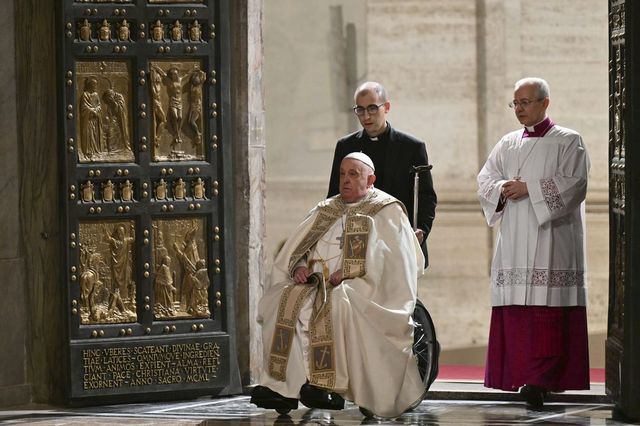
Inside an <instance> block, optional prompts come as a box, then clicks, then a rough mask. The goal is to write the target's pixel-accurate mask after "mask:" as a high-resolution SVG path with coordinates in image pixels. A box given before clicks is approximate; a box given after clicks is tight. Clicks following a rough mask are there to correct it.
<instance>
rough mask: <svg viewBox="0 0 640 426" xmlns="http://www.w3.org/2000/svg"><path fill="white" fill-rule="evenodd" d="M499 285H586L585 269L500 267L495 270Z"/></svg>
mask: <svg viewBox="0 0 640 426" xmlns="http://www.w3.org/2000/svg"><path fill="white" fill-rule="evenodd" d="M493 276H494V280H493V281H494V283H495V285H496V286H497V287H507V286H512V287H517V286H526V285H531V286H533V287H552V288H562V287H564V288H568V287H576V288H579V287H584V271H559V270H552V271H550V270H548V269H498V270H497V271H493Z"/></svg>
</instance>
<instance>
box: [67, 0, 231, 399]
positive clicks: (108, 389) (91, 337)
mask: <svg viewBox="0 0 640 426" xmlns="http://www.w3.org/2000/svg"><path fill="white" fill-rule="evenodd" d="M61 3H62V4H61V5H60V19H59V22H58V23H59V26H60V28H61V34H60V40H61V41H60V44H59V49H60V50H61V55H60V56H59V57H60V58H61V61H60V69H59V74H58V75H59V81H60V83H59V85H60V87H61V90H60V91H61V96H60V98H61V99H62V102H63V105H62V110H63V111H64V116H63V117H60V121H61V134H62V137H61V141H60V145H61V149H60V151H61V155H62V157H63V163H64V169H63V170H64V172H63V176H62V179H63V188H64V189H65V190H64V194H63V198H64V200H63V204H64V206H65V212H66V215H65V223H64V228H63V229H64V230H65V232H66V237H65V243H64V248H63V253H64V254H65V256H66V265H67V270H66V274H65V278H64V286H65V288H66V291H67V294H68V306H67V310H68V319H69V322H68V324H69V362H70V377H69V392H68V396H69V398H70V400H71V401H93V400H95V399H104V400H107V399H108V400H125V398H124V397H125V396H126V400H127V401H131V398H132V397H133V398H134V399H136V398H138V399H143V398H154V397H157V396H162V395H164V396H167V395H170V396H173V397H175V398H183V397H186V396H190V395H199V394H227V393H237V392H239V391H240V390H241V387H240V379H239V374H238V366H237V360H236V349H235V346H234V339H233V337H234V336H233V332H234V318H233V315H232V314H233V309H231V307H232V306H233V300H234V294H233V271H232V270H230V269H231V268H228V267H227V265H228V264H230V263H228V262H227V259H228V257H229V256H230V255H231V253H233V247H232V238H230V235H229V233H228V232H226V231H227V229H231V228H230V227H229V226H228V223H229V221H230V218H231V217H232V205H231V200H232V197H231V196H229V197H226V194H229V195H230V190H229V189H230V183H231V176H232V170H231V146H230V144H231V140H230V136H229V135H230V116H229V110H230V108H229V104H230V102H229V47H228V46H229V41H228V34H229V22H228V21H229V10H228V8H229V5H228V1H223V0H200V1H198V0H190V1H188V2H187V1H184V0H182V1H181V0H173V1H168V0H119V1H111V2H107V1H104V0H83V1H78V0H76V1H73V0H64V2H61ZM225 201H228V202H225Z"/></svg>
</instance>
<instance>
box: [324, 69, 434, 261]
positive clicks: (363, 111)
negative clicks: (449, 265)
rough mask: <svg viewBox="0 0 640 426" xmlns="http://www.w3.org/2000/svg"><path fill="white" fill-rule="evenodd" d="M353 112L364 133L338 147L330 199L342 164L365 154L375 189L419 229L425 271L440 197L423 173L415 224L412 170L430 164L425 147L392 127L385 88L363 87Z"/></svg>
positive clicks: (371, 84) (377, 85)
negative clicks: (397, 205) (404, 211)
mask: <svg viewBox="0 0 640 426" xmlns="http://www.w3.org/2000/svg"><path fill="white" fill-rule="evenodd" d="M353 98H354V102H355V106H354V107H353V111H354V113H355V114H356V116H357V117H358V120H360V124H361V125H362V129H361V130H359V131H357V132H355V133H352V134H350V135H347V136H345V137H343V138H341V139H340V140H338V143H337V144H336V149H335V154H334V156H333V166H332V169H331V179H330V181H329V192H328V194H327V196H328V197H332V196H334V195H336V194H338V192H339V188H338V184H339V180H340V179H339V178H340V176H339V175H340V162H341V161H342V159H343V158H344V157H345V156H346V155H347V154H349V153H351V152H363V153H365V154H366V155H368V156H369V157H370V158H371V159H372V160H373V163H374V164H375V169H376V175H377V180H376V183H375V186H376V188H378V189H381V190H383V191H384V192H386V193H388V194H391V195H393V196H394V197H395V198H397V199H398V200H400V201H401V202H402V203H403V204H404V205H405V207H406V209H407V212H408V214H409V221H410V222H411V225H412V226H413V227H414V229H416V237H418V241H419V242H420V247H421V249H422V252H423V254H424V259H425V267H427V266H428V265H429V257H428V254H427V237H428V236H429V232H430V231H431V225H432V224H433V219H434V217H435V213H436V204H437V197H436V193H435V191H434V189H433V179H432V177H431V172H430V171H428V170H427V171H425V172H421V173H420V185H419V190H418V222H417V224H414V223H413V214H412V212H413V185H414V183H413V182H414V174H413V172H412V167H413V166H423V165H427V164H428V163H429V160H428V158H427V149H426V147H425V143H424V142H422V141H421V140H419V139H417V138H415V137H413V136H411V135H409V134H407V133H404V132H401V131H400V130H397V129H394V128H393V127H391V125H390V124H389V122H388V121H387V113H388V112H389V109H390V108H391V103H390V102H389V99H388V97H387V92H386V90H385V88H384V87H383V86H382V85H381V84H380V83H376V82H373V81H369V82H366V83H363V84H362V85H360V86H359V87H358V89H357V90H356V92H355V94H354V96H353Z"/></svg>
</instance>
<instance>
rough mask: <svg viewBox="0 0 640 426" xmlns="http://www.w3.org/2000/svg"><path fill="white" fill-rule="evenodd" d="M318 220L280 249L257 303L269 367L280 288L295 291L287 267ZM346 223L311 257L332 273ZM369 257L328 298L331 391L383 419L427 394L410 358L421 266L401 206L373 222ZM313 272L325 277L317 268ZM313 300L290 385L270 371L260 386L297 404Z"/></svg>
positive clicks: (299, 334)
mask: <svg viewBox="0 0 640 426" xmlns="http://www.w3.org/2000/svg"><path fill="white" fill-rule="evenodd" d="M372 191H377V190H376V189H372ZM380 192H381V191H380ZM318 213H319V208H318V207H316V208H315V209H314V210H312V211H311V213H310V215H309V216H308V217H307V218H306V219H305V221H304V222H303V223H302V224H300V225H299V226H298V228H297V229H296V231H295V232H294V234H293V236H292V237H291V238H289V240H288V241H287V242H286V244H285V245H284V246H283V248H282V250H281V251H280V252H279V254H278V256H277V258H276V260H275V263H274V266H273V270H272V274H271V279H270V282H269V284H268V285H267V286H266V287H265V289H264V295H263V297H262V299H261V300H260V303H259V306H258V322H259V323H261V324H262V337H263V347H264V364H263V365H264V366H265V367H266V366H267V365H268V362H269V350H270V348H271V346H272V338H273V333H274V328H275V323H276V313H277V310H278V306H279V302H280V297H281V295H282V291H283V288H284V287H285V286H286V285H290V284H291V283H292V279H291V277H290V275H289V272H288V267H289V259H290V257H291V255H292V252H293V251H294V250H295V248H296V247H297V246H298V245H299V244H300V242H301V241H302V240H303V239H304V238H305V236H306V235H307V234H308V233H309V231H310V230H311V228H312V225H313V223H314V221H315V219H316V216H317V215H318ZM343 223H344V217H343V218H342V220H341V219H340V218H339V219H338V220H337V221H336V222H335V223H334V224H333V226H332V227H330V228H329V229H328V230H327V232H326V233H325V235H324V236H323V237H322V238H321V239H320V240H319V241H318V243H317V244H316V245H315V247H314V248H312V250H311V252H310V254H309V256H308V257H309V258H318V257H322V258H323V259H325V260H327V261H328V262H327V263H328V265H329V272H330V273H333V272H334V271H336V270H337V269H339V268H340V265H341V264H340V260H341V255H340V253H341V252H340V242H339V240H338V237H342V233H343V225H342V224H343ZM366 250H367V251H366V260H365V262H366V273H365V275H363V276H361V277H358V278H351V279H345V280H344V281H343V282H342V284H340V285H339V286H337V287H336V288H335V289H334V290H333V291H332V292H331V293H330V295H331V296H330V297H331V306H332V311H331V319H332V327H333V339H334V344H335V354H336V358H335V365H336V384H335V387H334V389H332V390H333V391H335V392H337V393H339V394H341V395H342V396H343V397H344V398H345V399H347V400H350V401H353V402H354V403H355V404H357V405H359V406H362V407H365V408H367V409H369V410H371V411H373V412H374V413H375V414H377V415H379V416H383V417H395V416H398V415H400V414H402V413H403V412H404V411H405V410H406V409H407V408H409V407H411V406H413V405H414V404H416V403H418V402H419V401H420V400H421V398H422V396H423V394H424V391H425V388H424V385H423V384H422V381H421V379H420V373H419V371H418V368H417V361H416V358H415V357H414V355H413V352H412V345H413V321H412V318H411V315H412V313H413V310H414V307H415V302H416V297H417V278H418V274H422V272H423V268H422V265H423V264H424V258H423V256H422V252H421V251H420V246H419V244H418V241H417V239H416V237H415V234H414V232H413V230H412V228H411V226H410V224H409V221H408V219H407V216H406V214H405V213H404V211H403V209H402V208H401V207H400V205H399V204H398V203H393V204H390V205H387V206H386V207H384V208H382V209H381V210H380V211H379V212H378V213H377V214H375V215H374V216H373V217H372V226H371V230H370V232H369V239H368V241H367V244H366ZM314 271H316V272H321V271H322V267H321V265H320V264H319V263H316V264H315V266H314ZM315 295H316V292H315V291H313V292H312V293H311V294H310V296H309V298H308V299H307V303H306V305H305V307H303V309H302V311H301V313H300V315H299V320H298V324H297V327H296V332H295V336H294V339H293V342H292V345H291V352H290V355H289V361H288V364H287V368H286V381H279V380H276V379H275V378H273V377H272V376H270V374H269V371H268V369H267V368H263V372H262V375H261V378H260V384H261V385H263V386H266V387H268V388H270V389H272V390H274V391H276V392H278V393H280V394H281V395H283V396H286V397H289V398H299V396H300V387H301V386H302V385H303V384H304V383H305V382H306V381H307V378H308V377H307V376H308V370H309V369H308V364H307V363H308V362H309V360H308V352H309V337H308V322H309V317H310V315H311V301H312V300H313V298H315Z"/></svg>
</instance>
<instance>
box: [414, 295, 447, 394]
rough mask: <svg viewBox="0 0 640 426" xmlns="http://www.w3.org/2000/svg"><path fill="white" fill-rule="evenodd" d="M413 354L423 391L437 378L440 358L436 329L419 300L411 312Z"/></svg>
mask: <svg viewBox="0 0 640 426" xmlns="http://www.w3.org/2000/svg"><path fill="white" fill-rule="evenodd" d="M413 322H414V323H415V329H414V331H413V353H414V355H415V356H416V357H417V359H418V370H419V371H420V377H421V378H422V383H423V384H424V387H425V390H429V387H431V384H432V383H433V381H434V380H435V379H436V377H437V376H438V359H439V357H440V343H438V340H437V339H436V329H435V327H434V325H433V321H432V320H431V315H429V312H428V311H427V308H425V306H424V305H423V304H422V302H421V301H420V300H417V301H416V307H415V310H414V311H413Z"/></svg>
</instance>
